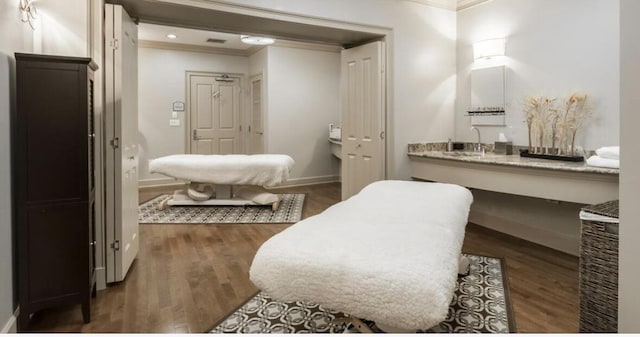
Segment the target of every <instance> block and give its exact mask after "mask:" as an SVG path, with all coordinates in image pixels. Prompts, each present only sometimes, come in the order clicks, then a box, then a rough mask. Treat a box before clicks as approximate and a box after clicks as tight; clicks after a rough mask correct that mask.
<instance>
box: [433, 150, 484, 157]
mask: <svg viewBox="0 0 640 337" xmlns="http://www.w3.org/2000/svg"><path fill="white" fill-rule="evenodd" d="M442 154H444V155H445V156H452V157H482V156H484V153H482V152H469V151H453V152H448V151H443V152H442Z"/></svg>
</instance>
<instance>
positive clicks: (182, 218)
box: [138, 194, 305, 224]
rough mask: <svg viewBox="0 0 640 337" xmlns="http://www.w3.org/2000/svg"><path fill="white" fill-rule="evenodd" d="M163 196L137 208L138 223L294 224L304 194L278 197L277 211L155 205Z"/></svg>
mask: <svg viewBox="0 0 640 337" xmlns="http://www.w3.org/2000/svg"><path fill="white" fill-rule="evenodd" d="M167 197H168V195H166V194H163V195H161V196H159V197H157V198H154V199H152V200H150V201H147V202H145V203H143V204H142V205H140V206H138V222H139V223H142V224H150V223H154V224H155V223H157V224H160V223H164V224H170V223H295V222H298V221H300V219H301V218H302V207H303V206H304V197H305V195H304V194H281V195H280V197H281V201H280V206H279V207H278V210H276V211H273V210H272V209H271V206H270V205H269V206H171V207H167V208H166V209H164V210H160V209H158V205H159V204H160V203H161V202H162V201H163V200H164V199H166V198H167Z"/></svg>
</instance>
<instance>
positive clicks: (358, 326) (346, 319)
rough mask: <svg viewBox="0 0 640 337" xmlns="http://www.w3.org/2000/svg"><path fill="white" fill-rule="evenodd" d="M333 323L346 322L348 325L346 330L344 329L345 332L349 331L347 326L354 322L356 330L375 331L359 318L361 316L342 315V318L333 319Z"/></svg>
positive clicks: (363, 331)
mask: <svg viewBox="0 0 640 337" xmlns="http://www.w3.org/2000/svg"><path fill="white" fill-rule="evenodd" d="M333 323H334V324H335V325H338V324H342V323H344V324H346V327H345V330H344V331H345V333H346V332H347V329H346V328H347V327H349V324H352V325H353V327H354V328H355V329H356V330H358V331H359V332H361V333H373V330H371V328H369V326H368V325H366V324H365V323H364V322H363V321H362V320H361V319H359V318H355V317H351V316H349V317H342V318H336V319H334V320H333Z"/></svg>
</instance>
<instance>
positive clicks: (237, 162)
mask: <svg viewBox="0 0 640 337" xmlns="http://www.w3.org/2000/svg"><path fill="white" fill-rule="evenodd" d="M294 163H295V161H294V160H293V158H291V157H289V156H287V155H283V154H255V155H244V154H227V155H201V154H176V155H170V156H166V157H160V158H157V159H153V160H151V161H150V162H149V172H150V173H161V174H164V175H166V176H169V177H173V178H177V179H184V180H187V181H191V182H199V183H209V184H225V185H259V186H277V185H280V184H282V183H284V182H285V181H287V179H288V178H289V172H290V171H291V168H293V164H294Z"/></svg>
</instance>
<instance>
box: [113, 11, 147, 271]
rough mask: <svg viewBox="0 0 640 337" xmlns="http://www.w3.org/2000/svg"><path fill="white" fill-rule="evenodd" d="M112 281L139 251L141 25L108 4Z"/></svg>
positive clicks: (127, 267) (131, 261)
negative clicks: (139, 72)
mask: <svg viewBox="0 0 640 337" xmlns="http://www.w3.org/2000/svg"><path fill="white" fill-rule="evenodd" d="M105 103H106V105H105V106H106V109H105V128H106V130H105V131H106V132H105V136H106V140H107V143H108V144H109V145H108V146H107V147H106V149H107V150H106V151H107V153H106V159H107V160H106V178H107V179H106V184H107V186H106V191H107V199H106V208H107V214H106V231H107V233H106V234H107V235H106V238H107V244H106V248H107V282H118V281H122V280H124V278H125V276H126V274H127V271H128V270H129V267H130V266H131V264H132V263H133V260H134V259H135V258H136V256H137V255H138V241H139V240H138V155H139V154H138V151H139V146H138V28H137V27H136V24H135V23H134V22H133V20H131V18H130V17H129V15H127V12H125V11H124V9H123V8H122V6H119V5H110V4H107V5H105Z"/></svg>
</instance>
